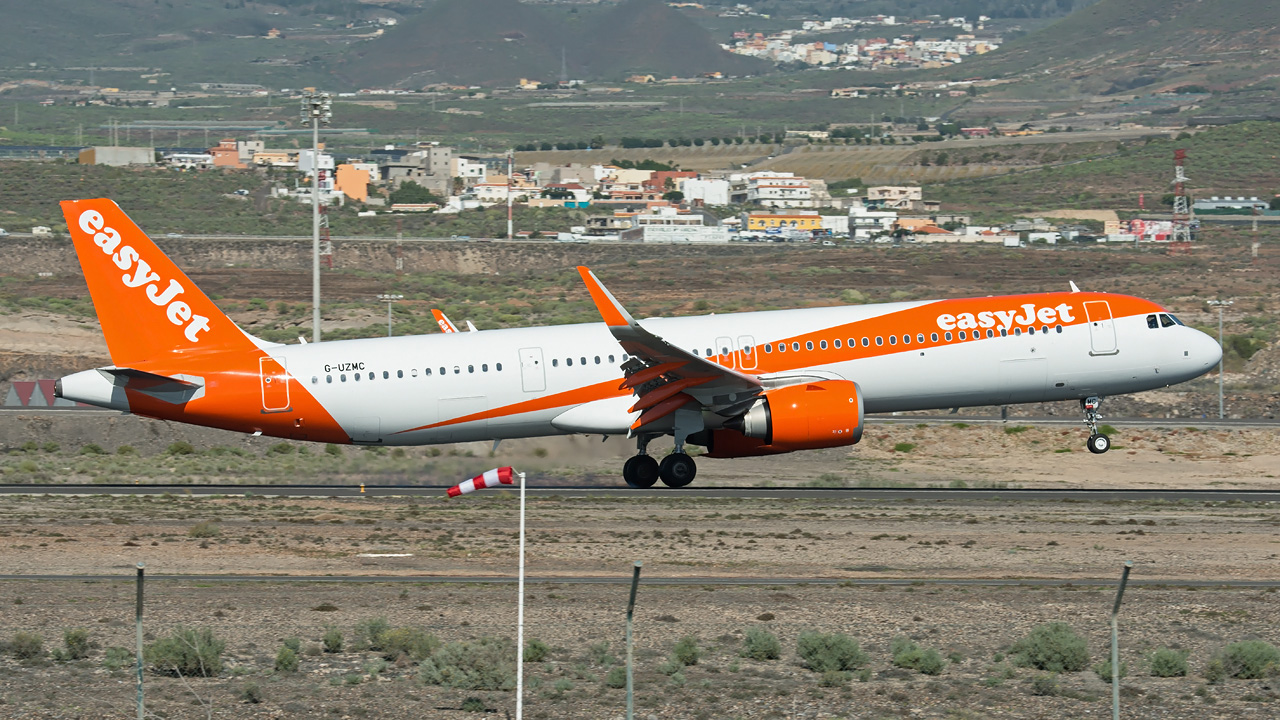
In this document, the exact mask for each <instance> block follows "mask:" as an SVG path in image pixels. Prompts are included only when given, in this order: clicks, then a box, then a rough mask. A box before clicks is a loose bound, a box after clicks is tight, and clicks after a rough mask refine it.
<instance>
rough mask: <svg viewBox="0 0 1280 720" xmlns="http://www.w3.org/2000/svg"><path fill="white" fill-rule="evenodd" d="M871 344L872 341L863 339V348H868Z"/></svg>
mask: <svg viewBox="0 0 1280 720" xmlns="http://www.w3.org/2000/svg"><path fill="white" fill-rule="evenodd" d="M870 344H871V341H870V340H869V339H867V338H862V347H867V346H868V345H870Z"/></svg>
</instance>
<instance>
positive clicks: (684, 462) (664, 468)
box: [658, 453, 698, 488]
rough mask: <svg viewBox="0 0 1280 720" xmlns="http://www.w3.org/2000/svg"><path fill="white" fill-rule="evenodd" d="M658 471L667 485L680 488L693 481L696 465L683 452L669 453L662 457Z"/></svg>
mask: <svg viewBox="0 0 1280 720" xmlns="http://www.w3.org/2000/svg"><path fill="white" fill-rule="evenodd" d="M658 473H659V474H660V475H661V476H662V482H663V483H664V484H666V486H667V487H673V488H682V487H684V486H685V485H688V484H689V483H691V482H693V478H694V477H696V476H697V474H698V466H697V464H695V463H694V462H693V458H691V457H689V456H688V455H685V454H684V453H671V454H670V455H668V456H666V457H665V458H663V459H662V465H661V466H660V467H659V469H658Z"/></svg>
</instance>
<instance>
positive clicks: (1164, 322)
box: [1160, 313, 1173, 327]
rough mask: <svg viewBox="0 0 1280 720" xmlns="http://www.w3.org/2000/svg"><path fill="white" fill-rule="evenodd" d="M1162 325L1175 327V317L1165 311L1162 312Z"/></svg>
mask: <svg viewBox="0 0 1280 720" xmlns="http://www.w3.org/2000/svg"><path fill="white" fill-rule="evenodd" d="M1160 327H1173V319H1172V318H1170V317H1169V316H1168V315H1165V314H1164V313H1160Z"/></svg>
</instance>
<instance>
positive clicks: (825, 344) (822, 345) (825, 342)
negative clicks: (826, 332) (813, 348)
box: [818, 340, 827, 350]
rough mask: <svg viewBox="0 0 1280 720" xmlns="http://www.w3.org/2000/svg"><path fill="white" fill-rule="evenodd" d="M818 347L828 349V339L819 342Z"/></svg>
mask: <svg viewBox="0 0 1280 720" xmlns="http://www.w3.org/2000/svg"><path fill="white" fill-rule="evenodd" d="M818 347H819V348H822V349H823V350H826V349H827V341H826V340H823V341H821V342H819V343H818Z"/></svg>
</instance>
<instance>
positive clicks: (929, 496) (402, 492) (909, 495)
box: [0, 484, 1280, 503]
mask: <svg viewBox="0 0 1280 720" xmlns="http://www.w3.org/2000/svg"><path fill="white" fill-rule="evenodd" d="M448 487H449V486H447V485H175V484H168V485H124V484H119V485H117V484H98V485H82V484H43V485H0V495H162V494H165V493H169V494H173V495H243V494H249V493H252V494H253V495H258V496H264V497H266V496H273V497H358V496H362V495H363V496H365V497H401V496H406V497H431V496H443V495H444V494H445V490H446V489H447V488H448ZM506 492H511V490H506ZM528 494H529V495H530V496H531V497H542V498H546V497H563V498H639V497H643V498H652V499H682V498H720V499H739V500H766V501H767V500H881V501H884V500H888V501H899V502H901V501H904V500H911V501H920V500H924V501H937V502H943V501H955V500H1027V501H1040V502H1044V501H1063V500H1072V501H1077V502H1079V501H1085V502H1113V501H1117V500H1127V501H1151V500H1160V501H1164V502H1178V501H1190V502H1268V503H1269V502H1280V491H1274V490H1185V489H1178V488H1170V489H1162V490H1111V489H1107V490H1089V489H1063V490H1039V489H1007V488H1006V489H999V490H994V489H975V488H965V489H953V488H758V487H701V488H700V487H697V486H693V487H687V488H680V489H678V490H673V489H671V488H650V489H647V490H637V489H634V488H628V487H625V486H621V485H590V486H576V487H545V486H532V485H531V486H529V488H528Z"/></svg>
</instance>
